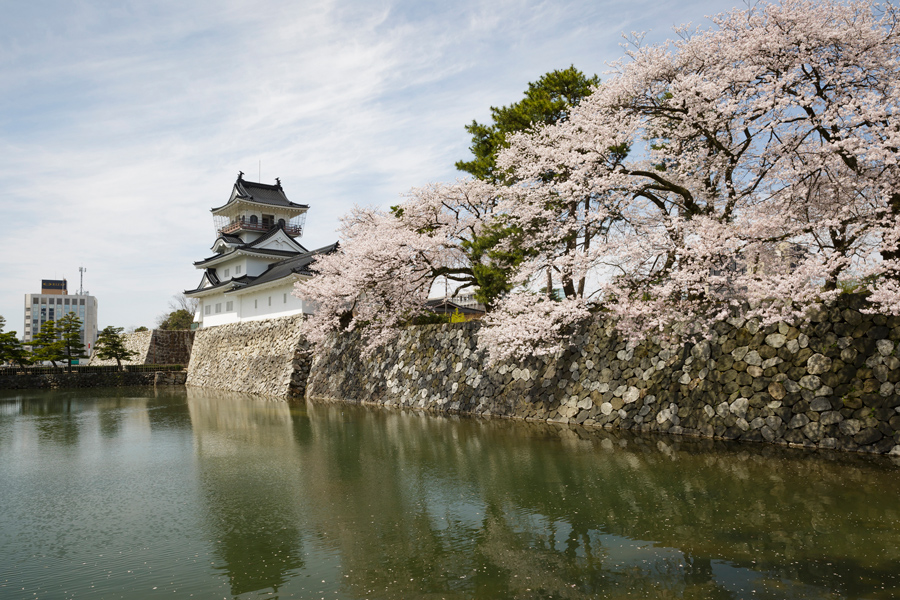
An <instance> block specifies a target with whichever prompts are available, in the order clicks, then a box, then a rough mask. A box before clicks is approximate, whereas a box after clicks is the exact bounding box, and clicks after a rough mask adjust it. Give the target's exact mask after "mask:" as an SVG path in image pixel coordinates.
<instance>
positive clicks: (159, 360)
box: [143, 329, 196, 366]
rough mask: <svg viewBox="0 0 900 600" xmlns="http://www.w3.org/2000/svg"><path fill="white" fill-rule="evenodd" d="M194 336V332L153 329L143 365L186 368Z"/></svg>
mask: <svg viewBox="0 0 900 600" xmlns="http://www.w3.org/2000/svg"><path fill="white" fill-rule="evenodd" d="M195 335H196V332H195V331H169V330H163V329H154V330H153V336H152V337H151V339H150V346H149V348H148V349H147V355H146V357H145V358H144V363H143V364H145V365H184V366H187V365H188V363H190V360H191V348H192V346H193V344H194V336H195Z"/></svg>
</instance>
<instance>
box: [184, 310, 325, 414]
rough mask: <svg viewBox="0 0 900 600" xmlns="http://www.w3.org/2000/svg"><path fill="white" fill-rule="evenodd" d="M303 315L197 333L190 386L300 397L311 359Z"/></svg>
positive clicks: (192, 355) (249, 322)
mask: <svg viewBox="0 0 900 600" xmlns="http://www.w3.org/2000/svg"><path fill="white" fill-rule="evenodd" d="M302 319H303V316H302V315H295V316H291V317H282V318H278V319H265V320H260V321H244V322H241V323H229V324H227V325H219V326H216V327H206V328H204V329H200V330H198V331H197V332H196V336H195V338H194V341H193V348H192V351H191V361H190V366H189V368H188V378H187V385H188V386H197V387H205V388H214V389H220V390H230V391H233V392H245V393H250V394H262V395H266V396H281V397H290V396H296V395H300V396H302V395H303V392H304V391H305V384H306V374H307V373H308V370H309V359H308V355H307V353H306V352H305V350H304V348H305V345H304V343H303V338H302V336H301V334H300V323H301V320H302Z"/></svg>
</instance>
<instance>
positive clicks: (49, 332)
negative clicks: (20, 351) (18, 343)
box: [31, 321, 66, 367]
mask: <svg viewBox="0 0 900 600" xmlns="http://www.w3.org/2000/svg"><path fill="white" fill-rule="evenodd" d="M31 356H32V358H33V359H34V361H35V362H42V361H45V360H47V361H50V362H51V363H53V366H54V367H55V366H56V363H57V361H60V360H64V359H65V358H66V355H65V354H64V352H63V343H62V340H60V339H59V332H58V331H57V329H56V321H47V322H46V323H44V324H43V325H42V326H41V330H40V331H39V332H37V333H36V334H34V339H33V340H32V342H31Z"/></svg>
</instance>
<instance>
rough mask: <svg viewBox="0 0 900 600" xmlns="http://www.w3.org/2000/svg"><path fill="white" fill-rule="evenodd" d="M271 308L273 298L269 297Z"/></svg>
mask: <svg viewBox="0 0 900 600" xmlns="http://www.w3.org/2000/svg"><path fill="white" fill-rule="evenodd" d="M269 306H272V296H269Z"/></svg>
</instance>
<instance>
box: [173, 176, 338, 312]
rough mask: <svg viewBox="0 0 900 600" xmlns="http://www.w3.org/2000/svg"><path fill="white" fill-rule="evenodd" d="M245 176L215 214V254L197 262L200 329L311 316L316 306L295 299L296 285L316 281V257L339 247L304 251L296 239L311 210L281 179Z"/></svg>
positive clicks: (194, 295) (189, 294) (194, 293)
mask: <svg viewBox="0 0 900 600" xmlns="http://www.w3.org/2000/svg"><path fill="white" fill-rule="evenodd" d="M243 175H244V174H243V173H240V174H238V178H237V181H235V182H234V187H233V188H232V190H231V196H230V197H229V198H228V201H227V202H226V203H225V204H223V205H222V206H219V207H218V208H213V209H211V212H212V214H213V220H214V223H215V228H216V235H217V237H216V241H215V242H214V243H213V245H212V248H211V250H212V251H213V252H214V254H213V255H212V256H210V257H208V258H204V259H203V260H199V261H197V262H195V263H194V266H195V267H196V268H197V269H201V270H202V271H203V277H202V278H201V279H200V284H199V285H198V286H197V287H196V288H195V289H193V290H186V291H185V292H184V295H185V296H187V297H188V298H197V299H198V300H199V306H198V307H197V312H196V316H195V318H194V320H195V322H197V323H198V326H199V327H211V326H214V325H223V324H225V323H236V322H240V321H250V320H255V319H268V318H273V317H283V316H288V315H296V314H300V313H305V314H311V313H312V312H313V307H312V306H311V305H310V303H308V302H305V301H304V300H302V299H300V298H297V297H295V296H294V295H292V293H291V292H292V291H293V289H294V283H296V282H297V281H300V280H301V279H305V278H309V277H311V276H312V272H311V271H310V265H311V264H312V263H313V262H314V261H315V258H316V256H318V255H320V254H327V253H330V252H333V251H334V250H335V249H336V248H337V244H336V243H335V244H331V245H329V246H325V247H324V248H319V249H318V250H312V251H310V250H307V249H306V248H304V247H303V245H302V244H300V243H299V242H298V241H297V240H296V238H298V237H300V236H301V235H302V233H303V226H304V223H305V219H306V211H307V210H308V209H309V206H307V205H305V204H295V203H293V202H291V201H290V200H288V199H287V196H285V194H284V190H283V189H282V187H281V181H280V180H279V179H277V178H276V179H275V185H269V184H264V183H255V182H252V181H245V180H244V177H243Z"/></svg>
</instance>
